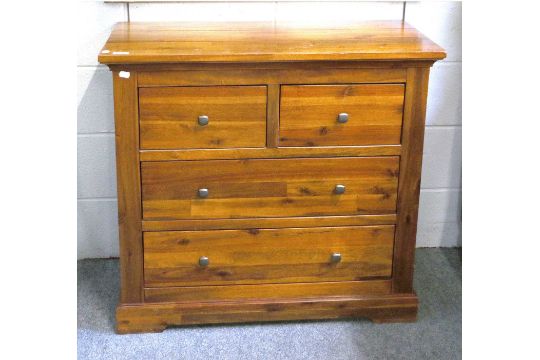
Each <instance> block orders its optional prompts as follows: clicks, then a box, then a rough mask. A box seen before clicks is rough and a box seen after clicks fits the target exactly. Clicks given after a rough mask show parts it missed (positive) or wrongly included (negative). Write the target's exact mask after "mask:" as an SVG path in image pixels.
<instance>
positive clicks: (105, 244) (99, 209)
mask: <svg viewBox="0 0 540 360" xmlns="http://www.w3.org/2000/svg"><path fill="white" fill-rule="evenodd" d="M404 6H405V11H404ZM403 16H405V21H407V22H409V23H410V24H412V25H413V26H415V27H417V28H418V29H419V30H420V31H422V32H423V33H425V34H426V35H427V36H429V37H430V38H431V39H433V40H434V41H435V42H437V43H438V44H439V45H441V46H443V47H444V48H445V49H446V50H447V52H448V57H447V58H446V59H445V60H443V61H441V62H438V63H437V64H435V66H434V67H433V68H432V72H431V77H430V91H429V95H428V110H427V119H426V121H427V128H426V139H425V145H424V156H425V157H424V163H423V169H422V176H423V180H422V190H421V196H420V215H419V225H418V236H417V246H418V247H452V246H461V3H459V2H433V3H431V2H430V3H427V2H425V3H424V2H406V3H405V2H369V1H361V2H351V1H344V2H340V1H335V2H328V1H325V2H316V1H313V2H277V1H276V2H270V1H268V2H252V3H245V2H233V1H231V2H176V3H162V2H161V3H160V2H158V3H150V2H149V3H104V2H101V1H82V2H80V3H79V9H78V21H77V24H78V27H79V28H78V56H77V59H78V63H77V76H78V84H77V86H78V112H77V130H78V134H77V136H78V142H77V160H78V164H77V185H78V191H77V197H78V198H77V202H78V210H77V212H78V217H77V225H78V232H77V235H78V239H77V241H78V258H80V259H83V258H96V257H116V256H118V231H117V221H118V218H117V213H116V204H117V203H116V171H115V165H114V162H115V153H114V117H113V101H112V78H111V74H110V72H109V70H108V68H107V67H105V66H102V65H99V64H98V62H97V54H98V52H99V50H100V49H101V47H102V46H103V44H104V43H105V41H106V39H107V37H108V35H109V32H110V29H111V27H112V25H113V24H114V23H116V22H118V21H128V19H129V20H130V21H182V20H189V21H276V22H280V21H299V22H308V23H309V22H312V23H317V22H318V21H320V20H325V21H328V20H335V21H354V20H360V19H362V20H369V19H373V20H376V19H402V18H403Z"/></svg>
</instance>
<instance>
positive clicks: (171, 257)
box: [144, 225, 394, 287]
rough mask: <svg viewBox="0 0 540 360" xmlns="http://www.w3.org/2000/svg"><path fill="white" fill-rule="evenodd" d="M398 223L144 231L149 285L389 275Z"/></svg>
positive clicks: (314, 279)
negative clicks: (321, 226)
mask: <svg viewBox="0 0 540 360" xmlns="http://www.w3.org/2000/svg"><path fill="white" fill-rule="evenodd" d="M393 244H394V226H393V225H382V226H357V227H324V228H289V229H252V230H210V231H170V232H146V233H144V282H145V286H147V287H161V286H195V285H218V284H222V285H223V284H257V283H291V282H318V281H346V280H360V279H364V278H372V277H389V276H391V271H392V254H393Z"/></svg>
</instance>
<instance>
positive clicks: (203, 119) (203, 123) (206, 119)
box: [198, 115, 208, 126]
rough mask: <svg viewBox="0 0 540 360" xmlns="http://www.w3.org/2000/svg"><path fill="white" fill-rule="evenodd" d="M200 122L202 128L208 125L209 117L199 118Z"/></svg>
mask: <svg viewBox="0 0 540 360" xmlns="http://www.w3.org/2000/svg"><path fill="white" fill-rule="evenodd" d="M198 122H199V125H201V126H205V125H208V116H206V115H201V116H199V120H198Z"/></svg>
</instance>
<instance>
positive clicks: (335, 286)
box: [144, 280, 392, 302]
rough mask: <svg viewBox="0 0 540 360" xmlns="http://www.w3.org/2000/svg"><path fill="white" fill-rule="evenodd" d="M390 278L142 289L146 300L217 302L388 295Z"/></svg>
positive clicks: (390, 285)
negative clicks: (210, 300)
mask: <svg viewBox="0 0 540 360" xmlns="http://www.w3.org/2000/svg"><path fill="white" fill-rule="evenodd" d="M391 290H392V282H391V281H390V280H364V281H331V282H316V283H288V284H287V283H284V284H257V285H226V286H219V285H218V286H183V287H154V288H145V289H144V300H145V302H174V301H178V302H180V301H208V300H209V299H212V301H220V300H248V299H279V298H289V299H290V298H306V297H316V296H348V295H354V296H358V295H372V296H373V295H388V294H390V293H391Z"/></svg>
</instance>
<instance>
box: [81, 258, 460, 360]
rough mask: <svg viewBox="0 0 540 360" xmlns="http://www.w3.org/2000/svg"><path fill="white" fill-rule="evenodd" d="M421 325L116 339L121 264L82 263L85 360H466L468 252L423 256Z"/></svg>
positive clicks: (329, 324)
mask: <svg viewBox="0 0 540 360" xmlns="http://www.w3.org/2000/svg"><path fill="white" fill-rule="evenodd" d="M415 289H416V292H417V294H418V296H419V298H420V311H419V315H418V321H417V322H416V323H410V324H373V323H371V322H370V321H369V320H362V319H359V320H340V321H303V322H286V323H263V324H242V325H223V326H192V327H183V328H182V327H175V328H168V329H166V330H165V331H164V332H162V333H158V334H133V335H116V334H115V332H114V309H115V306H116V302H117V300H118V260H117V259H95V260H80V261H79V262H78V285H77V295H78V300H77V311H78V315H77V327H78V329H77V339H78V341H77V352H78V358H79V359H189V360H195V359H204V360H210V359H249V360H251V359H272V360H278V359H310V360H314V359H336V360H341V359H355V360H358V359H370V360H371V359H415V360H416V359H430V360H431V359H433V360H435V359H436V360H442V359H460V358H461V249H418V250H417V255H416V273H415Z"/></svg>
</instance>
